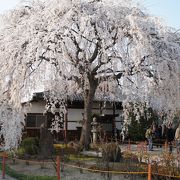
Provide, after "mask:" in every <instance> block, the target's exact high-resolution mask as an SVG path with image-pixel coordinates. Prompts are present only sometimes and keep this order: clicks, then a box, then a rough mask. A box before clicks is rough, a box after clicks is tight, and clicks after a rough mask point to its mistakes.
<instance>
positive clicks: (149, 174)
mask: <svg viewBox="0 0 180 180" xmlns="http://www.w3.org/2000/svg"><path fill="white" fill-rule="evenodd" d="M151 175H152V172H151V163H149V164H148V180H151Z"/></svg>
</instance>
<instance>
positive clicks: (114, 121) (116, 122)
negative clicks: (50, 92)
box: [25, 93, 122, 141]
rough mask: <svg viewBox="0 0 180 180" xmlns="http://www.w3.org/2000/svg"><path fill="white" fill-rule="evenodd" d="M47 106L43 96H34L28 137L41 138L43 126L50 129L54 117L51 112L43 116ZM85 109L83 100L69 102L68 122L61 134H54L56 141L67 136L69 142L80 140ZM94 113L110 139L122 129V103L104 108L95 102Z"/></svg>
mask: <svg viewBox="0 0 180 180" xmlns="http://www.w3.org/2000/svg"><path fill="white" fill-rule="evenodd" d="M45 105H46V102H45V100H44V98H43V94H42V93H36V94H34V96H33V99H32V101H31V107H30V111H29V113H28V114H27V117H26V128H25V131H26V136H31V137H39V136H40V128H41V126H42V124H43V125H44V126H45V127H47V128H50V126H51V122H52V119H53V117H54V115H53V114H52V113H50V112H48V113H45V114H43V112H44V110H45ZM83 107H84V104H83V100H82V99H80V98H77V99H76V100H74V101H72V102H70V101H69V102H68V113H67V118H66V122H64V128H63V129H62V130H61V131H60V132H59V133H55V132H54V133H53V136H54V140H55V141H63V140H64V139H65V136H67V140H68V141H71V140H75V139H77V140H78V139H79V138H80V133H81V127H82V125H81V122H82V120H83V111H84V110H83ZM92 111H93V114H94V115H96V116H98V118H97V120H98V121H99V122H100V123H101V124H102V127H103V129H104V130H105V131H106V132H107V134H108V136H109V137H111V136H113V133H114V132H115V129H119V130H120V129H121V126H122V106H121V103H120V102H116V103H114V102H106V106H105V107H104V106H103V102H99V101H94V104H93V110H92ZM65 123H66V124H65Z"/></svg>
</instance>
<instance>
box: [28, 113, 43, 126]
mask: <svg viewBox="0 0 180 180" xmlns="http://www.w3.org/2000/svg"><path fill="white" fill-rule="evenodd" d="M45 123H46V116H44V115H43V114H27V117H26V128H40V127H41V125H42V124H45Z"/></svg>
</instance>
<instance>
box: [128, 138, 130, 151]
mask: <svg viewBox="0 0 180 180" xmlns="http://www.w3.org/2000/svg"><path fill="white" fill-rule="evenodd" d="M128 150H129V151H130V150H131V141H130V139H129V140H128Z"/></svg>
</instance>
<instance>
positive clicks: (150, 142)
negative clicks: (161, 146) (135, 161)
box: [145, 126, 153, 151]
mask: <svg viewBox="0 0 180 180" xmlns="http://www.w3.org/2000/svg"><path fill="white" fill-rule="evenodd" d="M145 136H146V138H147V140H148V150H149V151H153V140H152V136H153V134H152V126H150V127H149V128H148V129H147V130H146V134H145Z"/></svg>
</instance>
